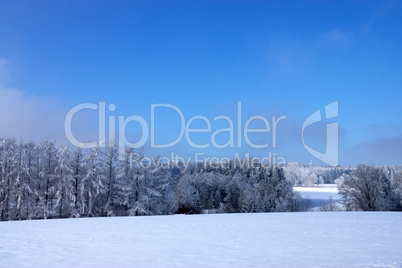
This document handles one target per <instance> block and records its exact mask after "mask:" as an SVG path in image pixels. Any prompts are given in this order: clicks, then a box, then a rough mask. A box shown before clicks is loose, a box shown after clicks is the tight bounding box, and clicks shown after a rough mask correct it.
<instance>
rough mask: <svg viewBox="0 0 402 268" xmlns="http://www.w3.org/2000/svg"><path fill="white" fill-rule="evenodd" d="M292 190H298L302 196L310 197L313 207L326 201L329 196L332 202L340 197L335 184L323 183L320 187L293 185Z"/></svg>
mask: <svg viewBox="0 0 402 268" xmlns="http://www.w3.org/2000/svg"><path fill="white" fill-rule="evenodd" d="M293 190H294V191H296V192H299V193H300V195H301V196H302V197H304V198H309V199H311V201H312V205H313V209H314V208H317V207H319V206H320V205H321V204H322V203H323V202H328V200H329V198H332V200H333V201H334V202H335V201H339V200H340V199H341V195H340V194H338V188H337V187H336V184H323V186H320V187H293Z"/></svg>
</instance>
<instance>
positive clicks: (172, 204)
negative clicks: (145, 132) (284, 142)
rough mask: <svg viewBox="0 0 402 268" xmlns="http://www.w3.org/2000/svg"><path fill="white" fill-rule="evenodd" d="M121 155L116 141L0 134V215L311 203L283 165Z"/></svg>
mask: <svg viewBox="0 0 402 268" xmlns="http://www.w3.org/2000/svg"><path fill="white" fill-rule="evenodd" d="M133 154H134V155H135V161H133V157H132V156H133ZM121 158H122V159H123V160H120V159H121ZM120 159H119V155H118V150H117V146H114V145H112V146H109V147H107V148H99V147H97V148H93V149H91V150H89V149H81V148H76V149H74V150H73V151H70V150H69V148H68V147H62V148H56V146H55V144H54V143H53V142H50V141H46V140H45V141H43V142H41V143H40V144H35V143H34V142H31V141H30V142H25V141H23V140H20V141H17V140H15V139H0V219H1V220H2V221H7V220H26V219H46V218H70V217H103V216H137V215H168V214H173V213H213V212H219V213H232V212H279V211H303V210H307V209H308V202H307V201H306V200H304V199H302V198H301V197H300V195H298V194H297V193H295V192H293V189H292V183H291V182H289V181H288V180H286V178H285V175H284V171H283V169H282V168H281V167H273V166H264V165H262V164H258V163H251V162H247V163H246V161H239V160H238V161H237V162H236V161H231V162H230V163H229V165H228V166H226V167H218V168H217V167H216V166H215V165H212V164H210V163H194V162H193V163H189V164H188V165H187V164H186V163H180V162H174V163H173V162H171V163H165V164H164V165H160V164H157V163H158V159H157V160H156V161H148V162H146V161H143V160H144V156H143V154H142V153H141V152H138V151H134V150H132V149H130V148H128V149H127V150H126V152H125V154H124V156H123V157H120ZM138 163H142V165H137V164H138ZM144 163H145V164H146V165H144Z"/></svg>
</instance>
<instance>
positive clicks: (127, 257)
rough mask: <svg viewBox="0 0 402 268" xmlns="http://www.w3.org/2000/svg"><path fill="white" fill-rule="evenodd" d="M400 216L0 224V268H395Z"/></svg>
mask: <svg viewBox="0 0 402 268" xmlns="http://www.w3.org/2000/svg"><path fill="white" fill-rule="evenodd" d="M401 226H402V213H396V212H394V213H392V212H321V213H309V212H307V213H264V214H215V215H173V216H150V217H115V218H86V219H62V220H36V221H20V222H0V267H23V266H29V267H172V266H174V267H205V266H209V267H250V266H251V267H401V266H402V242H401V241H402V229H401Z"/></svg>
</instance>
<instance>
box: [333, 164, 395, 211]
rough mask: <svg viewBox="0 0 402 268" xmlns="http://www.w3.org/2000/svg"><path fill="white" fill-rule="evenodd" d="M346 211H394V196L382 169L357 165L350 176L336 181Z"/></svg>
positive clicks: (389, 181) (388, 179) (389, 182)
mask: <svg viewBox="0 0 402 268" xmlns="http://www.w3.org/2000/svg"><path fill="white" fill-rule="evenodd" d="M337 184H338V189H339V193H340V194H341V195H342V197H343V203H344V204H345V206H346V208H347V209H348V210H364V211H378V210H394V209H396V207H395V194H394V191H393V189H392V187H391V180H390V178H389V177H388V176H387V174H386V173H385V172H384V170H383V169H381V168H378V167H373V166H366V165H359V166H357V168H356V170H355V171H354V172H353V174H351V175H347V176H345V177H343V178H341V179H339V180H338V181H337Z"/></svg>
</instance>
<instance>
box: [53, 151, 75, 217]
mask: <svg viewBox="0 0 402 268" xmlns="http://www.w3.org/2000/svg"><path fill="white" fill-rule="evenodd" d="M70 157H71V156H70V153H69V151H68V149H67V147H64V148H62V149H61V150H60V152H59V153H58V155H57V166H56V169H55V176H56V194H55V198H56V204H55V212H56V213H58V215H57V216H58V217H59V218H67V217H71V216H73V215H74V211H73V209H74V204H75V201H76V200H75V187H74V183H75V181H74V177H73V169H72V168H71V166H70Z"/></svg>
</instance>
